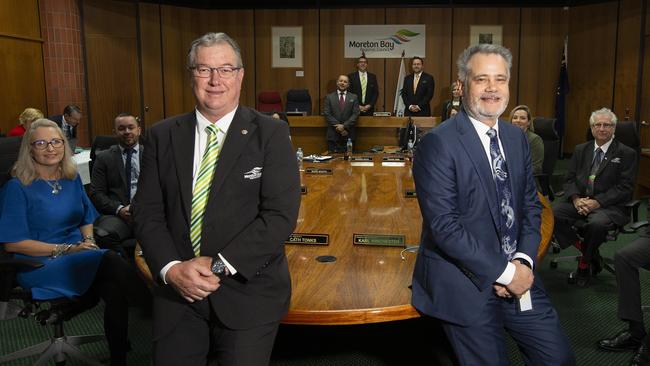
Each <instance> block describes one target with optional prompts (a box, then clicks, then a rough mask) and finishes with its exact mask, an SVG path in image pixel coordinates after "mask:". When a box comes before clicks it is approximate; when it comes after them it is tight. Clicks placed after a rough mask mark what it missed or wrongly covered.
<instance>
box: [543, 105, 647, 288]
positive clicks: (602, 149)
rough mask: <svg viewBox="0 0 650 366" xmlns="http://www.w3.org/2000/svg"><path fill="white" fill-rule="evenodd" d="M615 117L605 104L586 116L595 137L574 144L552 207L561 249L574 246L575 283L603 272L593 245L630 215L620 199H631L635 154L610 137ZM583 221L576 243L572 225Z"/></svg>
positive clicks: (626, 200)
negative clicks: (576, 259)
mask: <svg viewBox="0 0 650 366" xmlns="http://www.w3.org/2000/svg"><path fill="white" fill-rule="evenodd" d="M616 121H617V118H616V115H615V114H614V113H613V112H612V111H610V110H609V109H607V108H602V109H599V110H597V111H594V112H593V113H592V114H591V117H590V118H589V124H590V126H591V133H592V134H593V136H594V141H587V142H585V143H583V144H580V145H578V146H576V148H575V151H574V152H573V156H572V157H571V163H570V165H569V170H568V171H567V174H566V177H565V183H564V193H565V194H564V196H565V197H566V198H567V200H566V201H564V202H559V203H558V204H557V205H555V208H554V209H553V214H554V215H555V230H554V234H555V238H556V239H557V240H558V242H559V244H560V247H561V248H563V249H564V248H568V247H569V246H571V245H575V246H576V248H578V250H580V252H582V258H581V259H580V262H579V264H578V272H577V279H576V280H577V281H576V283H577V285H578V286H586V285H588V284H589V279H590V276H591V275H596V274H598V273H599V272H600V271H601V270H602V263H601V261H602V258H600V255H599V254H598V247H599V246H600V244H602V243H603V242H604V241H605V239H606V237H607V226H608V225H610V224H611V223H614V224H616V225H625V224H626V223H627V222H628V220H629V217H628V216H629V215H628V213H627V212H626V209H625V203H626V202H628V201H629V200H630V199H632V191H633V189H634V179H635V175H636V164H637V162H636V161H637V156H636V152H635V151H634V150H632V149H631V148H629V147H627V146H625V145H624V144H622V143H620V142H619V141H617V140H615V139H614V138H613V136H614V130H615V128H616ZM578 220H585V222H586V224H585V226H584V230H583V238H584V240H583V241H582V242H580V241H579V240H578V237H577V235H576V232H575V231H574V229H573V228H572V225H573V224H574V223H575V222H576V221H578Z"/></svg>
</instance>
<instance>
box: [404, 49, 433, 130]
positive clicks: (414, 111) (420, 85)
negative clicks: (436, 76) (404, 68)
mask: <svg viewBox="0 0 650 366" xmlns="http://www.w3.org/2000/svg"><path fill="white" fill-rule="evenodd" d="M411 68H412V69H413V73H412V74H410V75H406V77H404V85H403V86H402V100H403V101H404V106H405V107H406V109H405V110H404V115H405V116H420V117H429V116H431V107H430V106H429V103H430V102H431V98H433V90H434V89H435V83H434V81H433V76H431V75H429V74H427V73H426V72H424V71H422V70H423V69H424V61H423V60H422V58H420V57H417V56H415V57H413V60H412V61H411Z"/></svg>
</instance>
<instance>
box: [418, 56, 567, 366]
mask: <svg viewBox="0 0 650 366" xmlns="http://www.w3.org/2000/svg"><path fill="white" fill-rule="evenodd" d="M458 65H459V71H458V78H459V80H460V81H461V83H462V86H461V87H462V91H463V101H464V103H463V107H464V108H463V110H462V111H461V112H459V113H458V114H456V115H455V116H454V117H452V118H451V119H449V120H447V122H445V123H443V124H442V125H440V126H439V127H437V128H435V129H433V130H431V132H429V133H427V134H426V135H425V136H424V137H423V138H422V139H421V141H420V144H419V145H418V149H417V153H416V156H415V158H414V160H413V161H414V165H413V178H414V180H415V186H416V189H417V197H418V201H419V204H420V209H421V211H422V218H423V225H422V238H421V240H420V243H421V244H420V250H419V253H418V256H417V260H416V263H415V269H414V272H413V299H412V303H413V306H415V308H416V309H418V310H419V311H420V312H422V313H424V314H426V315H429V316H432V317H435V318H438V319H441V320H442V322H443V328H444V330H445V333H446V334H447V337H448V339H449V341H450V342H451V344H452V346H453V348H454V351H455V353H456V356H457V359H458V362H459V363H460V364H461V365H507V364H508V356H507V353H506V347H505V339H504V332H503V329H504V328H505V329H506V330H507V331H508V332H509V333H510V335H511V336H512V337H513V338H514V340H515V341H516V342H517V344H518V346H519V349H521V350H522V352H523V357H524V361H525V363H526V364H529V365H573V364H574V363H575V360H574V357H573V353H572V351H571V349H570V348H569V340H568V339H567V337H566V335H565V334H564V332H563V331H562V329H561V327H560V322H559V319H558V316H557V313H556V312H555V310H554V309H553V307H552V305H551V303H550V301H549V299H548V297H547V296H546V293H545V292H544V290H543V289H542V286H541V283H540V281H539V279H538V278H536V277H534V276H533V271H532V269H533V268H534V267H535V260H536V258H537V248H538V246H539V243H540V240H541V236H540V231H539V229H540V214H541V205H540V203H539V201H538V199H537V192H536V189H535V182H534V180H533V174H532V166H531V163H530V151H529V147H528V141H527V139H526V136H525V135H524V134H523V133H522V132H521V130H520V129H518V128H517V127H515V126H513V125H511V124H510V123H508V122H504V121H500V120H498V118H499V116H500V115H501V114H502V113H503V111H504V110H505V108H506V106H507V105H508V98H509V89H508V81H509V79H510V67H511V65H512V55H511V53H510V51H509V50H507V49H506V48H504V47H502V46H498V45H490V44H481V45H476V46H472V47H469V48H468V49H466V50H465V51H464V52H463V53H461V55H460V57H459V59H458Z"/></svg>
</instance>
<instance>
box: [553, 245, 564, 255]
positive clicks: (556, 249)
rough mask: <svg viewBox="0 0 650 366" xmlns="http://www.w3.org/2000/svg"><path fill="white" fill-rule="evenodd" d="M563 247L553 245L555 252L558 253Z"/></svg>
mask: <svg viewBox="0 0 650 366" xmlns="http://www.w3.org/2000/svg"><path fill="white" fill-rule="evenodd" d="M560 251H562V249H560V247H556V246H553V254H558V253H559V252H560Z"/></svg>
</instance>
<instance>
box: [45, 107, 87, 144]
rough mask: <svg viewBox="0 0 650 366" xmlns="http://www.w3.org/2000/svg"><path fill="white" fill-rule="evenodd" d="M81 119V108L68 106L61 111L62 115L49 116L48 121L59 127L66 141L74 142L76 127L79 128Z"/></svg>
mask: <svg viewBox="0 0 650 366" xmlns="http://www.w3.org/2000/svg"><path fill="white" fill-rule="evenodd" d="M81 117H82V116H81V108H79V107H77V106H76V105H74V104H68V105H67V106H65V108H64V109H63V114H59V115H56V116H51V117H49V119H50V120H52V121H54V122H56V124H57V125H59V127H61V129H62V130H63V133H64V134H65V137H66V138H67V139H68V141H74V140H76V139H77V126H79V122H80V121H81ZM71 144H72V143H71ZM73 152H74V151H73Z"/></svg>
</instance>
